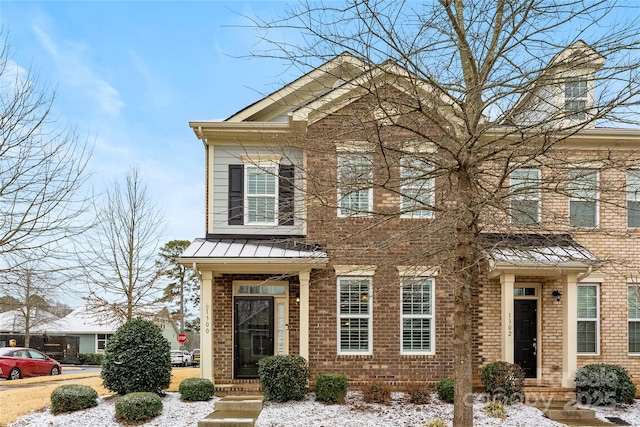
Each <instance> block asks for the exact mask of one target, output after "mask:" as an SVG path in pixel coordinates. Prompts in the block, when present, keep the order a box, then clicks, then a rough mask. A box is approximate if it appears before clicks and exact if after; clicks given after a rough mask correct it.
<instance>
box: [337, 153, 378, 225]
mask: <svg viewBox="0 0 640 427" xmlns="http://www.w3.org/2000/svg"><path fill="white" fill-rule="evenodd" d="M372 176H373V165H372V162H371V156H369V155H366V154H345V155H339V156H338V216H341V217H347V216H369V215H370V213H371V209H372V205H373V189H372V188H371V179H372Z"/></svg>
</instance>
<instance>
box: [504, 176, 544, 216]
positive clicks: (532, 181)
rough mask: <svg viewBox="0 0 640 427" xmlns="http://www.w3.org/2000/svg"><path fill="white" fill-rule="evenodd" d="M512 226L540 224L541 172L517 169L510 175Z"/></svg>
mask: <svg viewBox="0 0 640 427" xmlns="http://www.w3.org/2000/svg"><path fill="white" fill-rule="evenodd" d="M510 190H511V224H512V225H516V226H534V225H538V224H539V223H540V170H539V169H517V170H514V171H513V172H511V174H510Z"/></svg>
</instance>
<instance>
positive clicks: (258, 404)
mask: <svg viewBox="0 0 640 427" xmlns="http://www.w3.org/2000/svg"><path fill="white" fill-rule="evenodd" d="M262 400H263V398H262V396H225V397H223V398H222V399H220V400H218V401H217V402H216V403H215V404H214V411H213V412H212V413H211V414H209V415H207V417H206V418H204V419H202V420H200V421H198V427H208V426H215V427H253V426H254V425H255V422H256V420H257V419H258V416H259V415H260V411H262Z"/></svg>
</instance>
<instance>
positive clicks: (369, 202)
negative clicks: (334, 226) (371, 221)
mask: <svg viewBox="0 0 640 427" xmlns="http://www.w3.org/2000/svg"><path fill="white" fill-rule="evenodd" d="M354 156H358V157H363V158H367V159H369V160H371V155H370V154H363V153H357V152H340V153H339V155H338V158H337V160H338V186H337V187H338V188H337V193H338V200H337V202H338V203H337V208H338V209H337V211H338V218H368V217H371V212H372V211H373V188H371V187H369V188H365V189H362V190H358V191H366V192H367V208H366V209H367V211H366V212H351V213H342V209H343V207H342V196H343V192H342V182H341V181H342V177H341V174H340V158H341V157H354ZM369 179H373V163H371V168H370V169H369ZM347 194H348V193H347ZM345 210H347V211H348V210H349V209H346V208H345Z"/></svg>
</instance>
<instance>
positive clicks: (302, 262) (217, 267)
mask: <svg viewBox="0 0 640 427" xmlns="http://www.w3.org/2000/svg"><path fill="white" fill-rule="evenodd" d="M178 260H179V262H180V263H181V264H183V265H186V266H189V267H191V266H192V265H193V264H194V263H195V264H197V265H198V268H199V269H201V270H211V271H214V272H215V273H226V274H232V273H249V274H261V273H269V274H276V273H278V274H288V273H294V274H297V273H298V272H300V271H308V270H311V269H314V268H324V267H325V266H326V265H327V261H328V257H327V254H326V253H325V252H324V251H322V250H320V249H318V248H317V247H315V246H312V245H309V244H307V243H304V242H302V241H300V240H299V239H292V238H281V239H238V238H232V239H225V238H221V239H195V240H194V241H193V243H191V245H190V246H189V247H188V248H187V249H186V250H185V251H184V253H183V254H182V255H181V256H180V257H179V258H178Z"/></svg>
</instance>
